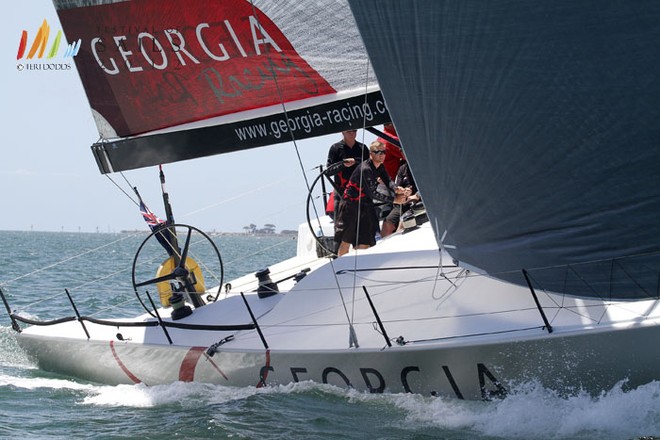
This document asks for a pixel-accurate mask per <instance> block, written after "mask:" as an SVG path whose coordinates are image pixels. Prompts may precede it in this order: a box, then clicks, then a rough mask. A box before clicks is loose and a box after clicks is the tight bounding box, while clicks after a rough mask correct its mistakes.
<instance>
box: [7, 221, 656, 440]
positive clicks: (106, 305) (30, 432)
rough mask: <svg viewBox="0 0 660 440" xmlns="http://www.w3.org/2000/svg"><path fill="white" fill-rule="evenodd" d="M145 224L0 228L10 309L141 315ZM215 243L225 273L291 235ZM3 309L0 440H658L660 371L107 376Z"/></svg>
mask: <svg viewBox="0 0 660 440" xmlns="http://www.w3.org/2000/svg"><path fill="white" fill-rule="evenodd" d="M146 235H147V234H146V233H142V234H136V235H131V234H69V233H45V232H0V243H2V244H1V245H0V246H2V247H1V249H2V252H0V286H1V287H2V289H3V290H4V291H5V293H6V294H7V295H8V297H9V300H10V302H11V305H12V307H13V308H15V309H19V310H20V311H21V313H23V314H26V315H27V314H29V315H32V316H39V317H40V318H43V319H46V318H54V317H56V316H61V315H71V314H72V312H71V309H70V305H69V304H68V301H67V300H66V297H65V296H64V290H63V289H64V288H67V289H69V291H70V292H71V294H72V296H74V298H75V300H76V304H77V305H78V307H79V308H80V309H81V313H83V314H87V315H92V314H95V313H97V314H100V315H99V316H113V317H115V316H130V315H131V314H135V313H140V312H142V309H141V308H140V306H139V304H138V303H137V300H136V299H135V295H134V293H133V289H132V284H131V270H132V263H133V257H134V255H135V252H136V250H137V249H138V247H139V246H140V243H141V242H142V240H143V239H144V238H145V237H146ZM214 241H215V242H216V243H217V245H218V246H219V248H220V250H221V253H222V259H223V265H224V270H225V280H228V279H231V278H234V277H236V276H240V275H243V274H247V273H251V272H254V271H256V270H258V269H260V268H262V267H266V266H268V265H269V264H271V263H273V262H275V261H278V260H280V259H283V258H286V257H289V256H292V255H293V254H294V253H295V247H296V242H295V241H294V240H292V239H291V238H290V237H280V236H275V237H245V236H238V237H227V236H220V237H214ZM197 256H198V258H199V259H207V258H208V255H206V254H204V253H203V252H201V253H200V254H198V255H197ZM155 261H156V263H155V264H156V266H157V265H158V261H159V260H158V259H156V260H155ZM145 266H149V263H147V264H145ZM150 270H151V269H150V268H145V271H146V272H147V273H148V272H149V271H150ZM0 316H2V317H0V419H1V420H2V422H1V423H0V438H24V439H60V438H62V439H64V438H67V439H68V438H95V439H96V438H100V439H118V438H144V439H170V438H181V439H201V438H219V439H223V438H226V439H360V440H362V439H470V440H472V439H480V440H485V439H641V438H644V439H651V438H653V437H656V438H658V439H660V383H652V384H649V385H647V386H644V387H642V388H639V389H637V390H634V391H631V392H625V393H624V392H623V391H621V390H620V389H618V388H617V389H614V390H611V391H610V392H608V393H605V394H603V395H601V396H599V397H596V398H592V397H589V396H586V395H583V396H577V397H572V398H569V399H565V398H560V397H558V396H556V395H554V394H553V393H552V392H550V391H548V390H545V389H543V388H542V387H540V386H537V385H535V384H533V383H530V384H525V385H524V386H521V387H520V389H518V390H515V391H514V392H513V393H512V394H511V395H510V396H509V397H507V398H506V399H505V400H502V401H493V402H465V401H458V400H451V399H442V398H433V397H429V396H419V395H392V394H384V395H383V394H381V395H370V394H364V393H358V392H356V391H353V390H343V389H338V388H334V387H331V386H328V385H319V384H312V383H299V384H295V385H288V386H278V387H271V388H262V389H256V388H251V387H250V388H229V387H222V386H217V385H206V384H195V383H175V384H171V385H164V386H153V387H146V386H144V385H120V386H106V385H100V384H96V383H88V382H84V381H80V380H76V379H74V378H69V377H62V376H57V375H53V374H50V373H46V372H43V371H40V370H38V369H36V368H35V366H34V365H33V364H32V363H30V361H29V360H28V359H27V358H26V357H25V355H24V354H23V353H22V352H21V350H20V349H19V347H18V346H17V345H16V342H15V340H14V336H13V335H14V333H13V331H12V330H11V324H10V321H9V319H8V318H7V317H6V316H5V315H0ZM658 368H660V364H659V365H658Z"/></svg>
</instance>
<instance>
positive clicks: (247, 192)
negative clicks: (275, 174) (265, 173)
mask: <svg viewBox="0 0 660 440" xmlns="http://www.w3.org/2000/svg"><path fill="white" fill-rule="evenodd" d="M287 180H288V179H280V180H278V181H275V182H271V183H267V184H265V185H262V186H259V187H257V188H253V189H250V190H248V191H245V192H243V193H241V194H236V195H234V196H232V197H229V198H228V199H225V200H221V201H219V202H216V203H212V204H210V205H208V206H205V207H202V208H199V209H196V210H195V211H190V212H188V213H187V214H182V215H180V216H179V217H180V218H185V217H188V216H191V215H193V214H198V213H200V212H202V211H206V210H208V209H211V208H215V207H216V206H220V205H223V204H225V203H228V202H232V201H234V200H237V199H241V198H243V197H245V196H247V195H248V194H252V193H255V192H258V191H261V190H263V189H266V188H269V187H271V186H275V185H278V184H280V183H282V182H285V181H287Z"/></svg>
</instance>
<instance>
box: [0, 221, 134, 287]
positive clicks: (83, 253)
mask: <svg viewBox="0 0 660 440" xmlns="http://www.w3.org/2000/svg"><path fill="white" fill-rule="evenodd" d="M133 236H134V235H133V234H130V235H127V236H124V237H122V238H120V239H118V240H115V241H111V242H110V243H106V244H104V245H101V246H98V247H96V248H94V249H88V250H86V251H85V252H81V253H79V254H77V255H73V256H71V257H68V258H65V259H63V260H60V261H57V262H55V263H52V264H49V265H48V266H44V267H42V268H40V269H36V270H33V271H32V272H29V273H26V274H23V275H20V276H18V277H16V278H13V279H11V280H8V281H4V282H2V283H0V286H4V285H7V284H9V283H13V282H15V281H18V280H21V279H23V278H26V277H29V276H31V275H34V274H37V273H40V272H43V271H45V270H47V269H51V268H53V267H56V266H58V265H60V264H63V263H66V262H68V261H71V260H75V259H76V258H80V257H82V256H83V255H87V254H91V253H93V252H96V251H98V250H100V249H103V248H106V247H108V246H112V245H113V244H115V243H119V242H121V241H124V240H127V239H129V238H132V237H133Z"/></svg>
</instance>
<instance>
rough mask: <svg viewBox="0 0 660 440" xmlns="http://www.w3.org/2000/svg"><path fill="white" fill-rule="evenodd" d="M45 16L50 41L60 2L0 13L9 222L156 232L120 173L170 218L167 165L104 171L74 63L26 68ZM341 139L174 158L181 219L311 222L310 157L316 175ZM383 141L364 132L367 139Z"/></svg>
mask: <svg viewBox="0 0 660 440" xmlns="http://www.w3.org/2000/svg"><path fill="white" fill-rule="evenodd" d="M44 19H46V20H47V21H48V23H49V24H50V27H51V37H50V38H51V40H50V41H49V45H48V47H49V48H50V44H51V42H52V38H54V35H55V34H56V32H57V30H59V29H62V26H61V25H60V23H59V20H58V18H57V14H56V13H55V8H54V7H53V5H52V3H51V2H50V0H24V1H21V2H15V3H12V7H11V8H5V10H4V12H3V14H2V16H1V17H0V23H1V24H2V38H1V39H0V60H2V62H1V63H0V68H1V69H2V74H1V76H0V78H1V79H0V83H1V84H2V86H1V89H0V90H1V98H2V101H1V102H2V105H1V110H0V111H1V114H0V124H1V125H0V128H1V133H2V134H1V136H2V137H1V140H0V151H1V155H0V157H1V159H0V188H2V191H0V206H1V207H2V208H0V230H28V231H29V230H35V231H67V232H97V231H98V232H119V231H121V230H134V229H138V230H141V229H145V230H147V227H146V224H145V223H144V221H143V220H142V217H141V216H140V214H139V211H138V208H137V206H136V205H135V204H134V203H133V202H132V201H131V200H130V199H129V197H127V196H126V195H125V194H124V193H123V192H122V190H120V189H119V188H118V187H117V186H116V185H115V183H113V181H114V182H116V183H117V184H118V185H120V186H121V188H122V189H123V190H124V191H127V192H129V193H130V192H131V189H130V186H137V187H138V189H139V191H140V193H141V195H142V197H143V199H144V200H145V202H146V203H147V205H148V206H149V208H150V209H151V210H152V211H153V212H154V213H155V214H156V215H158V216H159V217H161V218H164V217H165V212H164V208H163V202H162V195H161V192H160V182H159V179H158V168H157V167H150V168H145V169H140V170H133V171H127V172H124V173H123V176H122V175H121V174H119V173H114V174H111V175H109V177H110V178H111V179H112V181H111V180H110V179H109V178H108V177H107V176H104V175H102V174H101V173H100V172H99V170H98V167H97V165H96V161H95V160H94V158H93V156H92V153H91V150H90V146H91V145H92V143H94V142H96V141H97V140H98V139H99V135H98V131H97V130H96V125H95V124H94V121H93V119H92V114H91V111H90V108H89V105H88V102H87V98H86V96H85V93H84V91H83V88H82V85H81V83H80V80H79V77H78V74H77V72H76V70H75V65H74V64H73V62H71V63H70V64H71V65H72V66H73V68H72V69H71V70H68V71H29V70H22V71H19V70H18V69H17V64H18V63H19V62H18V61H17V60H16V55H17V52H18V46H19V41H20V38H21V32H22V31H23V30H27V31H28V41H29V42H30V43H31V41H32V38H33V37H34V35H35V34H36V31H37V29H38V28H39V26H40V25H41V22H42V21H43V20H44ZM30 43H29V44H30ZM60 47H61V46H60ZM60 50H61V49H60ZM60 61H62V60H60ZM340 139H341V134H335V135H328V136H324V137H319V138H315V139H309V140H304V141H299V142H297V143H296V144H297V151H298V153H297V152H296V145H294V143H293V142H288V143H282V144H278V145H274V146H270V147H262V148H257V149H253V150H249V151H243V152H237V153H230V154H225V155H218V156H211V157H207V158H201V159H194V160H189V161H183V162H176V163H172V164H166V165H164V166H163V168H164V171H165V176H166V179H167V184H166V187H167V190H168V192H169V196H170V201H171V203H172V208H173V211H174V217H175V220H176V222H177V223H186V224H190V225H192V226H196V227H198V228H200V229H203V230H206V231H222V232H242V231H243V227H244V226H246V225H249V224H251V223H253V224H255V225H257V227H263V225H265V224H273V225H275V228H276V230H277V231H280V230H283V229H297V228H298V225H299V224H301V223H303V222H305V219H306V213H305V205H306V199H307V187H306V183H305V179H304V177H303V171H302V169H301V165H300V162H302V168H303V169H304V170H306V171H305V172H306V173H307V176H308V180H309V182H310V183H311V182H312V181H313V180H314V178H315V177H316V175H317V173H318V172H315V171H313V168H314V167H317V166H318V165H325V162H326V159H327V153H328V149H329V147H330V145H331V144H332V143H334V142H337V141H338V140H340ZM373 139H374V136H373V135H371V134H370V133H366V132H364V131H363V130H359V132H358V140H360V141H362V142H364V143H367V144H368V143H369V142H370V141H372V140H373ZM298 155H300V161H299V159H298ZM125 179H126V180H127V181H128V182H129V183H130V186H129V183H127V182H126V180H125ZM131 195H132V193H131Z"/></svg>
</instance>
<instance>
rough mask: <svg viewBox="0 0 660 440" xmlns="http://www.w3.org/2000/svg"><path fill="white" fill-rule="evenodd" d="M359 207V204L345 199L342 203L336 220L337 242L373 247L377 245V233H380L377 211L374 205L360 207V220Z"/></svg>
mask: <svg viewBox="0 0 660 440" xmlns="http://www.w3.org/2000/svg"><path fill="white" fill-rule="evenodd" d="M358 206H359V205H358V204H357V203H349V202H346V201H345V200H343V199H342V201H341V202H340V204H339V211H338V212H337V219H336V220H335V241H336V242H338V243H339V242H342V241H344V242H346V243H350V244H352V245H354V246H357V245H360V244H364V245H368V246H373V245H375V244H376V232H378V231H379V226H378V217H377V215H376V209H375V207H374V205H373V204H363V205H361V206H359V208H360V212H359V215H360V217H359V218H358Z"/></svg>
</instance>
